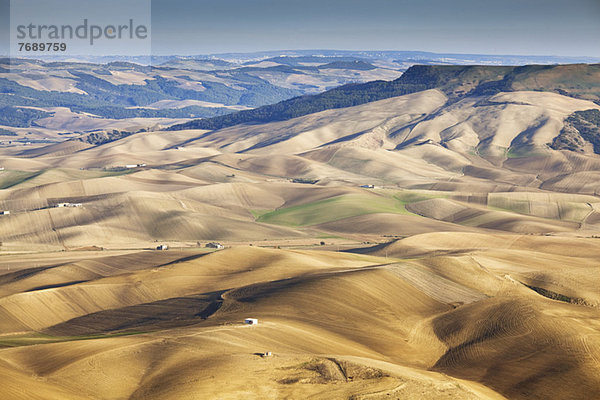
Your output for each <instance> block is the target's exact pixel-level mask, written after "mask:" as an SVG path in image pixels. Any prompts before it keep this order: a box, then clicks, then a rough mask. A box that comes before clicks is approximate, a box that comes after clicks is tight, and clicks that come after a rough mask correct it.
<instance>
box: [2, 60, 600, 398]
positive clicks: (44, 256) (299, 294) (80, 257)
mask: <svg viewBox="0 0 600 400" xmlns="http://www.w3.org/2000/svg"><path fill="white" fill-rule="evenodd" d="M271 58H272V59H269V60H266V59H263V60H260V63H263V64H262V66H260V68H264V69H268V68H271V67H273V65H272V64H271V63H279V66H285V67H286V68H288V67H290V68H298V67H306V70H308V69H309V67H310V68H317V67H318V66H314V65H313V66H311V65H307V64H310V63H313V62H314V61H315V60H314V59H312V58H310V57H307V58H305V59H293V60H290V59H288V58H286V57H271ZM363 61H364V60H363ZM363 61H359V63H360V62H363ZM367 61H368V60H367ZM367 61H364V62H365V63H366V62H367ZM371 61H372V60H371ZM171 62H172V63H173V64H174V65H172V68H182V65H184V66H186V68H189V67H190V66H191V65H192V64H194V62H193V61H190V60H171ZM215 62H216V61H215ZM332 62H333V61H332ZM348 63H351V64H353V63H355V60H350V59H340V60H337V61H335V64H334V65H329V67H326V68H322V67H323V65H325V66H326V65H327V63H324V64H323V65H322V66H321V68H317V69H326V70H329V69H335V68H337V67H347V66H348ZM370 64H372V65H374V64H375V62H374V61H373V62H370ZM214 66H215V65H214V64H210V65H209V63H208V62H207V63H206V64H203V65H196V68H198V69H197V71H203V69H202V68H213V67H214ZM218 66H219V67H222V68H230V67H231V65H229V64H226V65H224V64H222V63H219V65H218ZM255 67H256V66H255V65H254V64H252V63H249V64H245V65H244V66H243V67H242V68H255ZM358 67H360V68H362V70H364V71H367V72H368V71H374V70H373V69H370V67H368V66H366V65H364V64H360V65H359V66H358ZM165 68H166V67H165ZM257 68H258V67H257ZM190 70H191V69H190ZM597 71H598V66H597V65H559V66H527V67H505V66H493V67H484V66H474V67H473V66H419V67H412V68H411V69H409V70H408V71H407V72H406V73H405V74H404V75H403V76H402V77H401V78H400V79H399V80H396V81H388V82H384V81H377V82H372V83H365V84H360V85H350V86H343V87H341V88H339V89H335V90H333V91H329V92H325V93H324V94H322V95H317V96H315V97H306V96H305V97H300V98H296V99H292V100H288V102H287V103H280V104H279V105H274V106H267V107H266V108H257V109H255V110H251V111H244V112H242V113H240V114H232V117H230V118H232V119H229V120H227V119H223V118H221V119H216V120H211V119H207V120H205V122H202V121H200V122H201V123H206V124H215V125H214V126H208V125H206V126H204V127H205V128H208V129H202V126H200V125H194V124H196V122H194V123H192V124H190V125H186V127H187V128H191V127H193V128H194V129H182V128H183V127H182V126H179V127H177V128H173V129H169V130H160V129H156V130H151V131H143V132H137V133H132V132H130V131H122V130H120V128H118V127H115V128H114V132H113V130H110V132H112V134H109V133H107V132H105V133H102V134H100V133H97V134H93V133H92V134H87V136H86V135H80V136H81V139H84V140H77V139H73V140H65V141H62V142H61V143H52V144H47V143H32V144H31V145H28V146H22V145H14V144H11V145H10V146H2V147H0V167H2V170H0V211H5V212H3V213H1V215H0V371H1V373H0V387H1V388H2V389H0V392H2V397H3V398H7V399H23V398H40V399H48V398H61V399H80V398H99V399H125V398H127V399H147V398H152V399H163V398H164V399H171V398H181V399H186V398H194V397H198V396H201V397H202V398H207V399H237V398H256V399H258V398H261V399H265V398H266V399H278V398H292V399H296V398H316V399H331V398H343V399H365V400H367V399H389V398H392V399H393V398H396V399H407V398H410V399H422V400H425V399H456V398H459V399H490V400H492V399H493V400H500V399H511V400H512V399H515V400H521V399H522V400H525V399H546V398H549V397H555V398H561V399H581V398H597V397H600V379H599V377H600V362H599V360H600V351H599V349H600V326H599V325H598V307H599V306H600V291H599V288H598V285H597V282H598V278H600V271H599V267H598V254H600V241H599V240H598V237H600V197H599V192H600V183H599V182H600V180H599V178H600V155H598V154H597V152H596V151H595V147H596V145H597V133H598V132H597V128H598V118H597V116H598V113H599V112H600V105H599V104H598V98H597V97H595V96H597V94H598V93H599V90H600V89H599V82H600V80H597V79H596V78H595V76H596V75H595V74H597ZM586 77H587V78H586ZM123 79H125V78H123ZM127 79H129V80H130V81H131V80H132V79H133V78H132V77H130V78H127ZM161 101H162V100H161ZM169 101H175V100H169ZM162 105H164V106H167V105H168V106H172V105H173V103H169V104H167V103H163V104H162ZM296 105H297V106H298V107H297V108H296V107H295V106H296ZM261 110H262V111H261ZM69 115H71V114H66V113H64V114H63V117H64V118H65V119H66V121H70V122H69V123H73V119H72V118H71V117H72V116H71V117H70V116H69ZM236 115H237V117H234V116H236ZM257 115H259V116H260V118H264V120H256V119H251V118H255V117H256V116H257ZM248 118H250V119H248ZM233 119H237V120H236V121H237V122H236V123H235V124H230V122H232V121H233ZM227 121H229V122H227ZM240 121H241V122H243V123H238V122H240ZM122 132H127V134H121V133H122ZM85 138H89V140H87V139H85ZM211 242H218V243H220V244H222V245H223V246H224V248H222V249H214V248H211V247H206V245H207V244H208V243H211ZM160 245H167V246H168V250H157V246H160ZM246 318H257V319H258V324H257V325H247V324H244V320H245V319H246Z"/></svg>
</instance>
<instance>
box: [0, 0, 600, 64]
mask: <svg viewBox="0 0 600 400" xmlns="http://www.w3.org/2000/svg"><path fill="white" fill-rule="evenodd" d="M7 1H8V0H0V36H4V37H5V36H6V33H5V32H6V29H7V28H6V27H7V26H8V21H7V8H6V3H7ZM49 1H51V0H49ZM99 1H100V0H99ZM2 17H4V18H2ZM0 39H1V37H0ZM598 43H600V0H499V1H490V0H367V1H362V0H360V1H359V0H277V1H272V0H218V1H216V0H213V1H191V0H152V51H153V53H154V54H208V53H224V52H250V51H260V50H282V49H289V50H295V49H339V50H422V51H433V52H443V53H480V54H481V53H484V54H522V55H561V56H590V57H600V45H599V44H598ZM5 44H6V40H4V44H3V43H2V40H0V53H4V51H2V50H4V49H3V47H4V48H5Z"/></svg>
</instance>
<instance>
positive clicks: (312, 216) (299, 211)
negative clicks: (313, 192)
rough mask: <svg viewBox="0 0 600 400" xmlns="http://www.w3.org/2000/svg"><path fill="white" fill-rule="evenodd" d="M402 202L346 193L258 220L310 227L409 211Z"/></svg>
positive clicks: (390, 198) (270, 213) (271, 213)
mask: <svg viewBox="0 0 600 400" xmlns="http://www.w3.org/2000/svg"><path fill="white" fill-rule="evenodd" d="M405 204H406V203H405V202H403V201H400V200H398V199H397V198H394V197H384V196H375V195H362V194H349V195H342V196H337V197H333V198H330V199H325V200H319V201H315V202H312V203H307V204H301V205H298V206H293V207H286V208H282V209H279V210H275V211H270V212H267V213H264V214H262V215H260V216H259V217H258V218H257V221H258V222H265V223H268V224H276V225H285V226H310V225H318V224H323V223H326V222H332V221H338V220H341V219H344V218H350V217H356V216H359V215H365V214H376V213H394V214H410V213H409V212H408V211H407V210H406V208H405V207H404V206H405Z"/></svg>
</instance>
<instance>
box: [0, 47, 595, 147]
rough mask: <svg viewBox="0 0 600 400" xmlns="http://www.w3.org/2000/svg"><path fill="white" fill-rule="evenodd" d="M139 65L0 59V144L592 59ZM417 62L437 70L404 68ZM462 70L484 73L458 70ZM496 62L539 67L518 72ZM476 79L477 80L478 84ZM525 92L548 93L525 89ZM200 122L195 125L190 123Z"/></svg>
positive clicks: (264, 55)
mask: <svg viewBox="0 0 600 400" xmlns="http://www.w3.org/2000/svg"><path fill="white" fill-rule="evenodd" d="M146 61H147V62H152V64H153V65H152V66H150V65H142V64H140V63H143V62H144V60H143V59H141V58H137V57H130V58H125V59H124V58H122V57H119V58H115V57H101V58H89V59H81V58H78V59H72V58H70V59H68V58H65V59H64V60H59V59H56V57H54V59H51V58H46V59H45V61H40V60H33V59H11V60H9V59H4V60H0V109H1V112H0V141H3V140H2V139H4V141H6V140H8V141H10V142H17V143H18V142H35V141H47V142H59V141H63V140H65V139H68V138H73V137H79V136H81V135H87V134H89V133H92V132H98V131H108V132H112V131H113V130H115V129H116V130H118V131H130V132H135V131H138V130H153V129H159V128H161V127H165V126H173V125H176V126H177V127H176V128H173V129H181V128H190V127H197V128H202V129H218V128H222V127H226V126H231V125H234V124H238V123H259V122H269V121H277V120H285V119H289V118H293V117H297V116H301V115H306V114H310V113H313V112H318V111H322V110H326V109H331V108H339V107H347V106H352V105H357V104H363V103H365V102H370V101H374V100H379V99H384V98H388V97H394V96H399V95H403V94H407V93H412V92H415V91H420V90H424V89H427V88H434V87H441V86H443V85H441V82H442V81H444V80H445V79H450V80H452V79H454V80H461V81H464V80H465V79H467V78H468V79H475V80H476V81H477V82H480V81H481V82H480V83H481V84H482V85H481V87H479V88H478V89H477V90H507V89H506V87H507V85H510V84H512V83H510V82H513V81H515V79H516V81H515V82H517V83H518V82H519V81H520V80H525V75H527V74H530V73H533V72H535V71H537V69H540V73H542V72H543V71H546V72H543V73H544V74H546V75H547V74H548V73H550V72H548V71H557V70H555V69H553V67H551V66H552V65H555V64H557V63H567V62H569V63H590V62H594V61H597V62H598V61H600V60H595V59H593V58H572V57H571V58H564V57H539V56H495V55H456V54H435V53H426V52H399V51H337V50H306V51H271V52H259V53H248V54H241V53H240V54H237V53H230V54H219V55H209V56H186V57H181V56H160V57H153V58H152V59H151V60H146ZM415 64H418V65H434V64H435V65H439V67H435V68H434V69H430V70H424V69H419V68H416V67H414V68H411V67H413V66H414V65H415ZM449 64H453V65H455V66H460V67H458V68H454V67H452V66H451V65H449ZM465 64H469V65H473V64H479V65H482V66H485V67H486V68H485V69H482V68H481V67H478V68H475V69H473V68H466V69H465V68H464V67H463V66H462V65H465ZM504 64H511V65H522V64H537V65H540V66H539V67H528V69H524V70H520V69H515V68H514V67H505V66H503V65H504ZM543 65H546V66H548V68H550V69H548V70H547V69H546V68H547V67H544V66H543ZM442 66H447V67H448V68H446V69H444V68H442ZM590 68H591V67H590ZM407 70H408V71H409V73H407V74H406V75H405V77H403V78H400V77H401V75H402V74H403V73H404V72H405V71H407ZM426 71H434V72H426ZM528 71H529V72H528ZM427 74H433V75H427ZM478 74H484V76H483V77H481V79H480V78H479V77H478ZM513 74H517V75H518V76H516V77H513ZM582 77H583V75H582ZM398 78H400V79H398ZM505 78H506V79H505ZM557 79H558V78H557ZM582 79H583V78H582ZM509 81H510V82H509ZM463 83H464V82H463ZM513 83H514V82H513ZM550 83H552V79H550ZM361 85H364V86H361ZM486 85H487V86H486ZM490 85H491V86H490ZM499 85H504V89H503V88H501V87H500V86H499ZM527 85H529V86H528V87H532V88H534V89H535V90H546V89H547V88H545V87H541V86H540V87H536V86H535V85H533V84H532V83H531V82H527ZM458 86H460V87H463V86H465V85H464V84H463V85H458ZM458 86H457V87H458ZM467 86H468V85H467ZM465 88H466V86H465ZM549 88H550V89H549V90H555V89H556V90H562V91H564V92H565V93H570V94H571V95H576V96H583V95H585V93H584V92H585V90H583V89H581V88H580V89H577V88H575V87H574V86H569V84H568V82H566V83H564V84H562V86H560V85H559V86H556V87H554V86H553V84H551V85H550V86H549ZM473 89H474V87H469V88H468V91H470V90H473ZM444 90H450V88H449V87H447V88H445V89H444ZM465 90H467V89H465ZM582 90H583V91H582ZM459 91H460V90H457V93H456V95H457V96H458V95H460V93H458V92H459ZM465 93H466V92H465ZM463 94H464V93H463ZM307 95H317V97H305V96H307ZM590 95H591V96H592V99H594V98H597V97H593V96H596V95H595V94H593V93H591V94H590ZM263 106H266V107H264V108H261V107H263ZM237 111H241V113H237V114H232V113H235V112H237ZM200 118H201V119H202V122H197V121H196V120H198V119H200ZM190 121H193V122H190ZM181 124H183V125H181Z"/></svg>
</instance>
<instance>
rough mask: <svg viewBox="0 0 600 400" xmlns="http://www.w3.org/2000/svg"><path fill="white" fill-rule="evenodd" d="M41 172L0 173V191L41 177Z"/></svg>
mask: <svg viewBox="0 0 600 400" xmlns="http://www.w3.org/2000/svg"><path fill="white" fill-rule="evenodd" d="M42 173H43V171H36V172H30V171H2V172H0V189H9V188H11V187H13V186H17V185H20V184H21V183H23V182H26V181H28V180H30V179H33V178H35V177H36V176H38V175H41V174H42Z"/></svg>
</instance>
